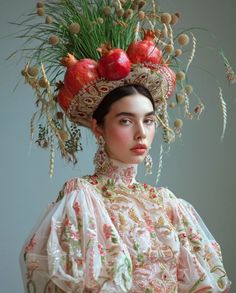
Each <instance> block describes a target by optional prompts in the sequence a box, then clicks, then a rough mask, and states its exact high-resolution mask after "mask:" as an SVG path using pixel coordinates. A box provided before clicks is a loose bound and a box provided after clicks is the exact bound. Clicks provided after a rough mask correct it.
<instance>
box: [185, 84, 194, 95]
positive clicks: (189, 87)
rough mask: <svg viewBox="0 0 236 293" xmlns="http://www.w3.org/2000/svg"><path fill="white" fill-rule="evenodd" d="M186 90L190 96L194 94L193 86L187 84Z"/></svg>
mask: <svg viewBox="0 0 236 293" xmlns="http://www.w3.org/2000/svg"><path fill="white" fill-rule="evenodd" d="M184 89H185V92H186V94H187V95H190V94H191V93H192V92H193V87H192V86H191V84H186V86H185V87H184Z"/></svg>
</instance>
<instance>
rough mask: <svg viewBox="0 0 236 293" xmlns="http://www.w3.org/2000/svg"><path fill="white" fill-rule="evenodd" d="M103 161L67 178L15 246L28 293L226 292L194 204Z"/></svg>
mask: <svg viewBox="0 0 236 293" xmlns="http://www.w3.org/2000/svg"><path fill="white" fill-rule="evenodd" d="M136 171H137V166H136V165H125V164H122V163H120V162H117V161H114V160H108V161H107V163H106V164H105V166H104V167H103V168H99V167H98V166H97V167H96V172H95V175H92V176H85V177H84V178H75V179H72V180H70V181H68V182H67V183H66V184H65V185H64V187H63V189H62V191H61V192H60V195H59V197H58V199H57V201H56V202H55V203H53V204H52V205H51V206H50V208H49V210H48V211H47V213H46V214H45V216H44V218H43V219H42V221H41V223H40V225H39V226H38V227H37V229H36V230H35V232H34V233H33V235H31V237H30V240H29V241H27V243H26V246H25V247H24V250H23V255H22V256H23V258H24V261H23V262H22V272H23V276H24V281H25V290H26V292H28V293H29V292H30V293H54V292H55V293H56V292H57V293H62V292H67V293H80V292H87V293H95V292H100V293H105V292H106V293H112V292H115V293H119V292H130V293H157V292H158V293H175V292H179V293H185V292H186V293H187V292H188V293H200V292H202V293H203V292H204V293H210V292H211V293H213V292H214V293H215V292H228V291H229V287H230V281H229V280H228V278H227V275H226V272H225V269H224V266H223V263H222V258H221V252H220V248H219V245H218V244H217V243H216V241H215V240H214V238H213V236H212V235H211V234H210V232H209V231H208V229H207V228H206V226H205V225H204V223H203V222H202V220H201V218H200V217H199V215H198V214H197V212H196V211H195V210H194V208H193V207H192V206H191V205H190V204H189V203H187V202H186V201H184V200H181V199H178V198H176V197H175V196H174V194H173V193H172V192H171V191H170V190H168V189H167V188H160V187H159V188H154V187H152V186H150V185H147V184H145V183H139V182H136V180H135V176H136Z"/></svg>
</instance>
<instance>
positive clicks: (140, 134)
mask: <svg viewBox="0 0 236 293" xmlns="http://www.w3.org/2000/svg"><path fill="white" fill-rule="evenodd" d="M134 138H135V140H141V139H144V138H146V131H145V128H144V126H143V124H141V123H140V124H139V125H137V129H136V132H135V136H134Z"/></svg>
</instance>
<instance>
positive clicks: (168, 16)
mask: <svg viewBox="0 0 236 293" xmlns="http://www.w3.org/2000/svg"><path fill="white" fill-rule="evenodd" d="M161 22H162V23H165V24H170V22H171V14H170V13H167V12H165V13H162V14H161Z"/></svg>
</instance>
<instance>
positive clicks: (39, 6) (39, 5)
mask: <svg viewBox="0 0 236 293" xmlns="http://www.w3.org/2000/svg"><path fill="white" fill-rule="evenodd" d="M36 7H37V8H43V7H44V4H43V3H42V2H37V4H36Z"/></svg>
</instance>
